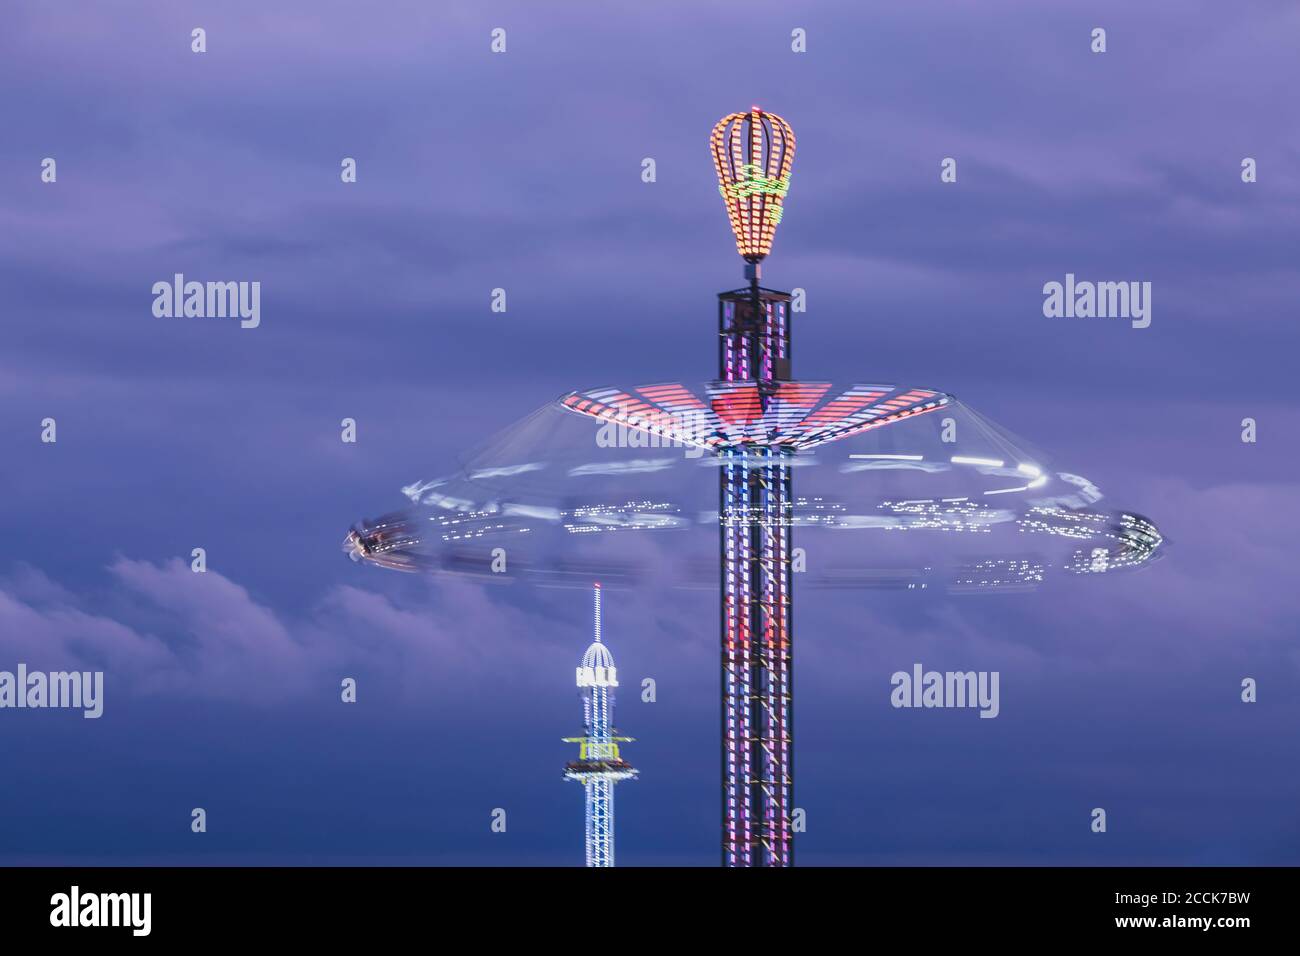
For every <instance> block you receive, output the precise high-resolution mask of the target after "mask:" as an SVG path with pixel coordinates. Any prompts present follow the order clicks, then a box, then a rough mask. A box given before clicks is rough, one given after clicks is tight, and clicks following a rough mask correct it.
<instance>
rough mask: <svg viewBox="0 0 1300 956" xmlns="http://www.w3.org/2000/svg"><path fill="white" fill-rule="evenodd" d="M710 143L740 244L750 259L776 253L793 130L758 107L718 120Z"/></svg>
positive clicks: (719, 189)
mask: <svg viewBox="0 0 1300 956" xmlns="http://www.w3.org/2000/svg"><path fill="white" fill-rule="evenodd" d="M709 145H710V147H711V149H712V151H713V164H714V166H715V167H717V170H718V191H719V192H720V193H721V194H722V201H723V202H724V203H726V206H727V216H728V217H729V218H730V219H731V231H732V232H734V233H735V234H736V248H737V250H739V252H740V254H741V255H742V256H744V257H745V260H746V261H747V262H751V263H757V262H759V261H761V260H762V259H763V257H764V256H766V255H767V254H768V253H769V252H771V251H772V236H773V234H774V233H775V232H776V224H777V223H779V222H780V221H781V212H782V207H783V204H784V202H785V194H786V193H787V192H789V190H790V163H791V162H792V161H793V159H794V131H793V130H792V129H790V124H789V123H787V122H786V121H785V120H783V119H781V117H779V116H777V115H776V114H775V113H765V112H763V110H761V109H759V108H758V107H757V106H755V107H752V108H751V109H750V111H749V112H748V113H732V114H731V115H730V116H724V117H723V118H722V119H721V120H719V121H718V125H717V126H715V127H713V135H712V137H711V138H710V143H709Z"/></svg>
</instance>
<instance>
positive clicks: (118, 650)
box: [0, 558, 536, 703]
mask: <svg viewBox="0 0 1300 956" xmlns="http://www.w3.org/2000/svg"><path fill="white" fill-rule="evenodd" d="M108 570H109V573H110V574H111V576H112V578H113V580H114V584H115V587H114V588H113V589H112V590H111V591H110V592H109V593H108V595H93V594H92V595H82V596H75V595H73V594H72V593H71V592H69V591H68V590H67V589H65V588H63V587H62V586H60V585H59V584H57V583H56V582H54V581H52V580H50V579H49V578H48V577H47V576H46V575H45V574H43V573H42V572H41V571H39V570H37V569H33V568H30V567H26V566H23V567H20V568H19V569H18V570H17V571H16V572H15V573H13V574H12V575H11V576H10V577H8V578H7V579H5V580H4V581H3V582H0V635H3V638H0V652H3V654H4V658H5V659H4V662H3V665H0V666H10V667H12V666H13V665H15V664H17V663H18V662H20V661H21V662H23V663H26V664H27V665H28V666H30V667H33V668H37V669H46V670H55V669H82V670H103V671H105V674H106V677H107V678H108V679H109V681H110V682H111V684H110V686H114V685H115V686H117V687H123V688H126V689H127V690H128V691H129V692H130V693H133V694H139V695H143V696H177V695H184V696H194V697H200V698H205V697H207V698H222V699H234V700H243V701H256V702H265V703H269V702H275V701H283V700H286V699H296V698H300V697H302V696H303V695H305V694H308V693H318V692H319V691H320V688H322V687H337V686H338V683H339V681H340V679H341V678H342V677H343V676H353V677H359V676H360V675H363V674H364V675H367V676H368V677H370V678H372V679H374V680H376V681H379V682H384V683H387V684H391V685H392V686H393V687H394V688H396V691H395V692H396V693H397V694H398V695H399V696H402V695H409V697H410V699H416V698H417V697H418V696H419V695H421V694H428V693H430V692H431V691H434V692H436V691H445V690H454V689H455V687H456V686H457V685H458V684H460V683H461V682H466V681H471V680H472V679H475V680H476V679H481V678H485V677H488V676H491V677H492V678H493V679H499V680H501V681H502V682H504V683H509V682H510V680H511V679H512V673H513V674H514V675H515V676H518V675H527V674H528V673H530V668H529V667H528V665H527V661H528V658H529V650H530V646H532V645H531V642H530V641H528V640H527V639H526V636H527V635H528V634H529V633H530V630H529V628H528V626H527V625H528V621H527V620H526V618H525V616H524V615H523V613H522V612H519V611H516V610H514V609H512V608H510V607H508V606H505V605H499V604H494V603H492V602H491V601H489V600H488V599H487V597H486V595H485V594H484V593H483V589H482V588H481V586H479V585H477V584H474V583H471V582H465V581H449V582H446V583H444V584H440V585H438V586H437V587H436V588H435V589H434V591H433V592H432V593H433V595H434V601H433V602H431V603H421V604H418V605H417V604H411V605H404V604H400V603H398V602H397V601H395V600H394V599H392V598H389V597H387V596H385V595H382V594H379V593H375V592H370V591H365V590H362V589H360V588H356V587H350V586H343V587H337V588H334V589H332V590H330V591H329V592H327V593H326V595H325V596H324V598H323V599H322V600H321V601H320V602H319V604H318V605H317V606H316V607H314V608H313V609H311V611H309V612H308V613H307V614H305V615H303V616H300V617H292V616H289V615H286V614H283V613H280V612H277V611H275V610H273V609H272V608H270V607H269V606H267V605H265V604H263V603H261V602H259V601H258V600H257V599H256V598H254V597H253V595H251V594H250V593H249V591H248V590H247V589H246V588H244V587H242V586H241V585H239V584H237V583H235V582H234V581H232V580H230V579H229V578H227V577H225V576H224V575H222V574H220V573H219V572H216V571H212V570H209V571H207V572H204V573H201V574H196V573H194V572H193V571H191V570H190V568H189V566H188V565H187V564H186V563H184V562H183V561H181V560H179V559H173V560H171V561H167V562H163V563H160V564H153V563H150V562H148V561H137V560H132V559H129V558H118V559H116V560H115V561H114V562H113V563H112V564H111V565H110V566H109V568H108ZM533 656H536V654H535V652H534V654H533ZM507 659H508V660H510V661H512V662H513V664H512V666H510V667H505V666H501V664H500V662H501V661H502V660H507Z"/></svg>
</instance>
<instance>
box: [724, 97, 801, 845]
mask: <svg viewBox="0 0 1300 956" xmlns="http://www.w3.org/2000/svg"><path fill="white" fill-rule="evenodd" d="M710 142H711V145H712V149H713V162H714V165H715V166H716V167H717V172H718V183H719V192H721V193H722V198H723V201H724V202H725V203H726V206H727V215H728V217H729V218H730V220H731V228H732V231H733V232H734V233H735V235H736V247H737V249H738V250H739V252H740V254H741V255H742V256H743V257H744V259H745V278H746V279H748V280H749V285H748V287H747V288H743V289H736V290H734V291H731V292H723V293H721V294H720V295H719V296H718V379H719V381H720V382H724V383H736V384H737V386H738V387H737V388H736V389H735V390H734V391H733V392H731V395H732V396H734V399H735V401H736V402H738V403H739V404H738V405H737V404H733V406H732V408H731V409H730V410H731V411H735V412H741V413H747V414H753V415H755V416H760V417H761V416H763V415H765V414H766V413H767V412H768V408H769V406H770V405H772V404H773V402H774V400H775V398H776V396H777V394H778V392H780V391H781V390H782V389H785V391H786V392H787V393H788V392H789V390H790V389H791V388H792V387H795V386H791V385H784V384H783V383H788V382H789V381H790V324H789V313H788V310H789V305H790V296H789V295H787V294H786V293H784V292H774V291H772V290H770V289H764V288H762V287H761V286H760V285H759V279H760V278H761V277H762V266H761V263H762V261H763V259H764V257H766V256H767V254H768V252H770V251H771V249H772V237H773V234H774V233H775V231H776V226H777V223H779V222H780V221H781V213H782V211H783V209H782V203H783V201H784V199H785V195H786V192H787V191H788V190H789V188H790V164H791V161H792V160H793V159H794V132H793V131H792V130H791V129H790V124H788V123H787V122H786V121H785V120H783V119H782V118H781V117H779V116H776V115H773V114H771V113H764V112H763V111H762V110H760V109H759V108H758V107H754V108H752V109H751V110H750V111H749V112H748V113H732V114H731V115H729V116H726V117H724V118H723V119H722V120H720V121H719V122H718V124H717V125H716V126H715V127H714V128H713V135H712V137H711V139H710ZM786 397H788V396H786ZM741 406H749V407H741ZM792 454H793V449H792V448H789V447H788V446H780V445H776V446H773V445H766V446H765V445H761V444H757V443H756V444H753V445H749V446H746V447H742V448H735V447H732V448H727V449H724V450H723V451H722V452H721V455H722V458H723V462H722V467H721V468H720V469H719V484H720V489H719V512H718V517H719V525H720V529H721V545H722V548H721V551H722V577H721V585H722V761H723V764H722V816H723V821H724V822H723V838H722V858H723V864H724V865H727V866H788V865H789V864H790V863H791V862H792V858H793V846H792V841H791V839H790V796H791V790H792V784H793V780H792V753H791V731H792V724H793V716H794V713H793V707H792V704H793V700H792V695H793V683H792V681H791V673H790V667H791V663H792V660H791V650H792V648H791V638H792V636H793V635H792V634H791V620H790V611H791V605H790V558H791V545H790V539H791V535H790V527H791V485H790V456H791V455H792Z"/></svg>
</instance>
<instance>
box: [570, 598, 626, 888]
mask: <svg viewBox="0 0 1300 956" xmlns="http://www.w3.org/2000/svg"><path fill="white" fill-rule="evenodd" d="M594 590H595V640H594V641H592V642H591V646H590V647H588V648H587V653H585V654H583V655H582V663H581V664H580V665H578V686H579V687H580V688H582V722H583V728H584V730H585V734H584V735H583V736H581V737H565V738H564V742H565V743H571V744H577V745H578V759H577V760H572V761H570V762H569V763H568V764H566V765H565V767H564V777H565V779H566V780H576V781H578V782H579V783H580V784H582V785H583V787H584V788H585V789H586V797H587V799H586V813H585V819H586V845H587V866H613V865H614V784H615V783H617V782H618V781H620V780H628V779H631V778H632V777H635V776H636V774H637V771H636V770H635V769H634V768H633V767H632V765H631V764H629V763H628V762H627V761H626V760H624V759H623V758H622V757H621V756H619V752H618V745H619V744H620V743H627V742H629V741H631V740H632V739H633V738H631V737H619V736H617V731H616V730H614V688H615V687H617V686H618V671H617V669H616V668H615V667H614V655H612V654H611V653H610V652H609V648H608V647H606V646H605V645H604V643H602V641H601V639H600V585H599V584H597V585H596V586H595V589H594Z"/></svg>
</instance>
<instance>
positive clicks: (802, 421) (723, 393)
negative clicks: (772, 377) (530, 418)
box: [560, 381, 952, 450]
mask: <svg viewBox="0 0 1300 956" xmlns="http://www.w3.org/2000/svg"><path fill="white" fill-rule="evenodd" d="M704 391H705V394H704V395H696V394H695V393H694V392H693V391H691V390H690V389H689V388H687V387H686V386H685V385H682V384H680V383H677V382H670V383H664V384H659V385H642V386H640V387H638V388H629V389H619V388H593V389H588V390H586V391H581V392H570V393H569V394H567V395H565V396H563V397H562V398H561V399H560V404H561V405H562V406H563V407H565V408H567V409H568V410H569V411H572V412H577V413H578V414H580V415H586V416H588V417H590V418H594V419H597V420H599V421H603V422H612V423H614V424H616V425H620V426H622V427H625V428H630V429H634V430H637V431H642V432H645V433H646V434H650V435H658V436H660V438H666V439H670V440H672V441H677V442H682V443H684V444H689V445H698V446H701V447H704V448H709V449H715V450H717V449H724V448H737V447H744V446H748V445H754V446H758V445H770V446H784V447H787V448H812V447H814V446H816V445H822V444H825V443H826V442H831V441H836V440H838V439H840V438H847V437H849V436H850V435H857V434H860V433H862V432H865V431H869V430H871V429H873V428H880V427H881V426H883V425H888V424H890V423H892V422H897V421H902V420H903V419H905V418H910V417H912V416H913V415H921V414H924V413H925V412H931V411H934V410H935V409H936V408H942V407H943V406H945V405H947V404H948V403H949V402H950V401H952V399H951V397H950V396H948V395H946V394H944V393H943V392H936V391H931V390H930V389H924V388H902V387H900V386H897V385H852V386H850V387H848V388H836V387H834V386H832V385H831V384H830V383H829V382H773V383H765V384H763V385H761V386H760V384H759V383H758V382H722V381H718V382H711V383H709V384H708V385H706V386H705V389H704Z"/></svg>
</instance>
